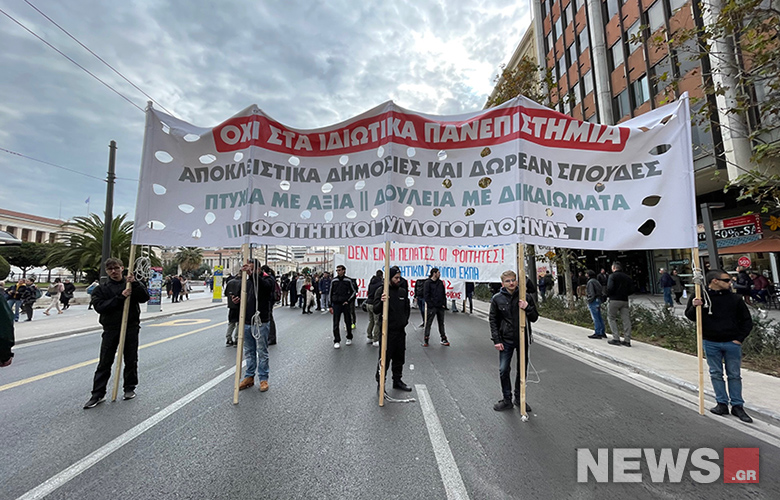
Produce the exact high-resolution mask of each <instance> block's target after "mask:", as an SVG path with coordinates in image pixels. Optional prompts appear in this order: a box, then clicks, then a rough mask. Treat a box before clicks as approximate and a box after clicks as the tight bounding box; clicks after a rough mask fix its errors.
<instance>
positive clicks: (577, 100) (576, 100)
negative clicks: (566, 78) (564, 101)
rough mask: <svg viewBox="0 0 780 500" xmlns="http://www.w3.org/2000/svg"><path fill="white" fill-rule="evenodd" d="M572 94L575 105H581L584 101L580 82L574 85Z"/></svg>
mask: <svg viewBox="0 0 780 500" xmlns="http://www.w3.org/2000/svg"><path fill="white" fill-rule="evenodd" d="M571 92H572V94H573V95H574V104H575V105H577V104H579V103H580V101H582V96H581V95H580V82H577V83H575V84H574V86H573V87H572V88H571Z"/></svg>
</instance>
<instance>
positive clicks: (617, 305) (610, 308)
mask: <svg viewBox="0 0 780 500" xmlns="http://www.w3.org/2000/svg"><path fill="white" fill-rule="evenodd" d="M633 293H634V282H633V281H632V280H631V277H630V276H628V275H627V274H626V273H624V272H623V265H622V264H620V262H613V263H612V274H610V275H609V279H608V280H607V298H608V299H609V302H608V303H607V319H608V320H609V329H610V330H612V338H611V339H610V340H608V341H607V343H608V344H612V345H624V346H626V347H631V314H630V312H629V308H628V297H629V296H630V295H632V294H633ZM618 315H620V318H621V322H622V323H623V341H622V342H621V341H620V331H619V330H618V326H617V325H618V323H617V322H618Z"/></svg>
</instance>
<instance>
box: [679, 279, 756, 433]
mask: <svg viewBox="0 0 780 500" xmlns="http://www.w3.org/2000/svg"><path fill="white" fill-rule="evenodd" d="M706 279H707V288H706V290H705V291H704V293H706V294H707V296H708V297H709V301H706V302H705V301H703V300H702V299H697V298H694V296H693V295H691V297H690V299H688V307H686V308H685V316H686V317H687V318H688V319H690V320H691V321H696V308H697V307H702V315H701V323H702V336H703V337H704V352H705V354H706V355H707V365H708V366H709V369H710V379H711V380H712V388H713V389H714V390H715V401H717V403H718V404H717V405H715V407H713V408H711V409H710V411H711V412H712V413H714V414H716V415H727V414H728V413H729V406H728V404H729V400H730V402H731V414H732V415H734V416H735V417H737V418H739V419H740V420H742V421H743V422H747V423H751V422H752V421H753V419H752V418H750V416H749V415H748V414H747V413H746V412H745V408H744V406H743V405H744V404H745V401H744V400H743V399H742V376H741V368H742V343H743V342H744V341H745V339H746V338H747V336H748V335H750V331H751V330H752V329H753V319H752V318H751V316H750V311H749V310H748V308H747V305H746V304H745V302H744V301H743V300H742V297H741V296H740V295H739V294H736V293H732V292H731V277H729V275H728V273H726V272H724V271H721V270H719V269H716V270H714V271H710V272H708V273H707V277H706ZM724 363H725V365H726V378H727V379H728V391H727V390H726V383H725V382H724V381H723V365H724Z"/></svg>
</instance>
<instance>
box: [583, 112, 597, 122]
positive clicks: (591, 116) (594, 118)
mask: <svg viewBox="0 0 780 500" xmlns="http://www.w3.org/2000/svg"><path fill="white" fill-rule="evenodd" d="M585 121H586V122H589V123H596V113H593V114H592V115H590V116H589V117H587V118H585Z"/></svg>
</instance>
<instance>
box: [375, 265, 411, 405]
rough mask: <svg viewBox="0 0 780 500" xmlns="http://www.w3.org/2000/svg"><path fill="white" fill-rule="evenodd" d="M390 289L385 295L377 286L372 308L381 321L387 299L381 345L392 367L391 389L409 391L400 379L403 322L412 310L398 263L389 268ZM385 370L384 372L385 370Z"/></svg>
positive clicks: (402, 357)
mask: <svg viewBox="0 0 780 500" xmlns="http://www.w3.org/2000/svg"><path fill="white" fill-rule="evenodd" d="M388 275H389V277H390V288H389V290H388V293H387V296H385V294H384V286H383V287H381V288H377V289H376V292H375V294H374V299H373V303H372V305H371V308H372V309H373V311H374V314H376V316H377V318H378V322H379V323H380V325H381V323H382V312H383V308H384V303H385V301H387V302H388V312H387V346H386V347H385V346H382V349H385V350H386V355H385V360H386V363H387V364H386V365H385V367H386V368H387V367H389V366H390V365H391V364H392V365H393V366H392V373H393V389H399V390H401V391H406V392H411V390H412V388H411V387H409V386H408V385H406V384H405V383H404V381H403V380H401V377H402V376H403V370H404V362H405V361H406V330H405V328H406V325H408V324H409V315H410V313H411V310H412V309H411V305H410V304H409V290H408V289H407V288H406V287H407V286H408V285H406V286H404V284H405V283H406V281H404V280H403V279H402V277H401V270H400V269H399V268H398V267H397V266H393V267H391V268H390V271H389V274H388ZM382 349H380V350H379V360H380V361H379V362H377V366H376V381H377V389H378V388H379V385H378V384H379V371H380V368H381V359H382ZM385 373H387V371H385Z"/></svg>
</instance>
